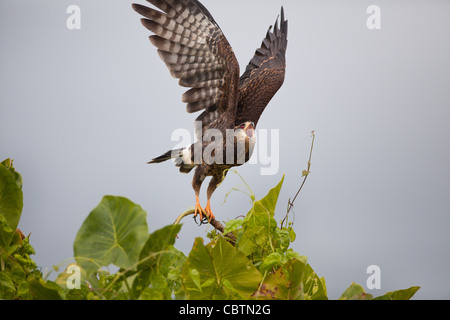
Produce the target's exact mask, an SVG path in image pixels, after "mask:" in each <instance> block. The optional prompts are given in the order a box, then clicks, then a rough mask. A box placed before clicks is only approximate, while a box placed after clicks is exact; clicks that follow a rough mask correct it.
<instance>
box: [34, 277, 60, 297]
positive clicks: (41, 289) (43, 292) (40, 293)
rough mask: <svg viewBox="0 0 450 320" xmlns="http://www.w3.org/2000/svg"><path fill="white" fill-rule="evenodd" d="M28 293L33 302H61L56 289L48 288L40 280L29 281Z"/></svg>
mask: <svg viewBox="0 0 450 320" xmlns="http://www.w3.org/2000/svg"><path fill="white" fill-rule="evenodd" d="M29 285H30V292H31V295H32V296H33V299H35V300H62V298H61V296H60V294H59V292H58V291H57V290H56V289H52V288H48V287H47V284H46V283H45V282H44V280H42V279H31V280H30V282H29Z"/></svg>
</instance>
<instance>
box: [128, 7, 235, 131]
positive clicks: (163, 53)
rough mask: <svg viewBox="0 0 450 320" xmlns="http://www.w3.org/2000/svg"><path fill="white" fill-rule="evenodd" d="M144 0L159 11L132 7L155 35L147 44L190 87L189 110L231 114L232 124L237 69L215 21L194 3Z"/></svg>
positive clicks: (172, 73)
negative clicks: (156, 51) (149, 44)
mask: <svg viewBox="0 0 450 320" xmlns="http://www.w3.org/2000/svg"><path fill="white" fill-rule="evenodd" d="M147 1H148V2H150V3H151V4H153V5H154V6H155V7H157V8H158V9H160V10H161V11H162V12H161V11H157V10H155V9H151V8H148V7H146V6H142V5H139V4H133V8H134V10H136V11H137V12H138V13H140V14H141V15H143V16H144V17H145V19H142V20H141V21H142V24H143V25H144V26H145V27H146V28H147V29H148V30H150V31H152V32H153V33H154V35H152V36H150V41H151V42H152V44H153V45H154V46H156V47H157V48H158V54H159V56H160V57H161V59H162V60H163V61H164V62H165V63H166V65H167V67H168V68H169V70H170V73H171V75H172V76H173V77H174V78H177V79H179V84H180V85H181V86H183V87H189V88H191V89H190V90H189V91H187V92H186V93H185V94H184V95H183V102H185V103H187V111H188V112H189V113H195V112H198V111H201V110H206V111H205V112H206V113H211V114H214V115H215V116H217V115H220V114H225V113H229V114H231V115H232V116H231V118H232V120H234V118H235V110H236V106H237V103H238V97H239V96H238V90H239V64H238V62H237V59H236V57H235V55H234V53H233V50H232V48H231V46H230V44H229V43H228V41H227V39H226V38H225V36H224V34H223V33H222V30H221V29H220V27H219V26H218V25H217V23H216V22H215V21H214V18H213V17H212V16H211V14H210V13H209V12H208V10H207V9H206V8H205V7H204V6H203V5H202V4H201V3H200V2H199V1H197V0H147ZM218 118H220V117H218ZM228 118H230V117H228ZM230 120H231V119H230ZM233 123H234V122H233Z"/></svg>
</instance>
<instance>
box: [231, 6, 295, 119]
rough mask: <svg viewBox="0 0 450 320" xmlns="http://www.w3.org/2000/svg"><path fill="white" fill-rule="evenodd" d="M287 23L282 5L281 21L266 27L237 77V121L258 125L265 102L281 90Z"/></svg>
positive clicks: (284, 68)
mask: <svg viewBox="0 0 450 320" xmlns="http://www.w3.org/2000/svg"><path fill="white" fill-rule="evenodd" d="M287 32H288V22H287V21H286V20H285V19H284V10H283V8H281V21H280V24H278V19H277V21H276V23H275V27H274V28H273V31H272V27H270V28H269V31H268V32H267V36H266V38H265V39H264V40H263V42H262V45H261V48H259V49H258V50H256V52H255V55H254V57H253V58H252V60H251V61H250V63H249V65H248V66H247V69H246V71H245V72H244V74H243V75H242V76H241V79H240V89H239V91H240V100H239V105H238V109H237V115H236V124H239V123H243V122H245V121H253V122H254V123H255V125H256V124H258V121H259V118H260V116H261V114H262V113H263V111H264V109H265V108H266V106H267V104H268V103H269V102H270V100H271V99H272V98H273V96H274V95H275V93H276V92H277V91H278V89H280V87H281V86H282V84H283V82H284V77H285V71H286V49H287V43H288V41H287Z"/></svg>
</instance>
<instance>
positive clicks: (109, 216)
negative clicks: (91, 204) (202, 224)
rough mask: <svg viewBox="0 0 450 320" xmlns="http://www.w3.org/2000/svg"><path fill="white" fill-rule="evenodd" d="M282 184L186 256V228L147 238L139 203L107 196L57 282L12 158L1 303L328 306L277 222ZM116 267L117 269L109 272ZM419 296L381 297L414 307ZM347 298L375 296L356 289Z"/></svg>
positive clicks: (0, 244)
mask: <svg viewBox="0 0 450 320" xmlns="http://www.w3.org/2000/svg"><path fill="white" fill-rule="evenodd" d="M304 176H305V177H306V176H307V174H306V175H305V174H304ZM283 181H284V177H283V179H281V181H280V183H279V184H278V185H277V186H276V187H274V188H273V189H272V190H270V191H269V192H268V194H267V195H266V196H265V197H264V198H262V199H260V200H255V197H254V196H253V195H252V196H251V199H252V203H253V205H252V208H251V210H250V211H249V212H248V213H247V215H246V216H245V218H242V219H237V220H232V221H229V222H228V223H227V224H226V226H225V232H224V233H223V234H222V233H220V232H217V231H213V232H211V233H210V234H209V237H208V239H207V240H205V239H202V238H197V239H196V240H195V242H194V245H193V248H192V251H191V252H190V254H189V255H188V256H187V257H186V256H185V255H184V254H183V253H182V252H181V251H179V250H177V249H176V248H175V246H174V245H175V242H176V239H177V235H178V234H179V233H180V231H181V228H182V225H181V224H175V225H170V226H167V227H165V228H163V229H161V230H158V231H156V232H153V233H151V234H149V233H148V226H147V222H146V221H147V219H146V218H147V217H146V216H147V214H146V212H145V211H144V210H143V209H142V208H141V207H140V206H139V205H137V204H135V203H133V202H131V201H130V200H128V199H125V198H121V197H112V196H107V197H104V198H103V200H102V201H101V202H100V204H99V205H98V206H97V207H96V208H94V209H93V210H92V212H91V213H90V214H89V215H88V217H87V218H86V220H85V221H84V223H83V225H82V226H81V228H80V230H79V232H78V234H77V236H76V238H75V241H74V256H75V257H74V259H75V262H76V264H72V265H69V266H68V268H67V269H66V270H65V271H63V272H61V273H60V274H59V275H58V277H57V278H56V280H55V281H50V280H45V279H44V278H43V275H42V273H41V271H40V269H39V268H38V267H37V266H36V264H35V262H34V261H33V260H32V259H31V258H30V256H31V255H33V254H34V250H33V247H32V246H31V245H30V243H29V242H30V236H27V237H25V236H24V235H23V234H22V233H21V231H20V230H18V229H16V228H17V225H18V223H19V219H20V214H21V211H22V205H23V195H22V190H21V187H22V177H21V176H20V174H19V173H17V172H16V171H15V169H14V167H13V165H12V161H10V160H9V159H8V160H5V161H4V162H2V163H1V165H0V299H51V300H58V299H67V300H82V299H87V300H96V299H98V300H100V299H102V300H103V299H106V300H113V299H118V300H123V299H143V300H146V299H152V300H171V299H195V300H202V299H204V300H210V299H230V300H231V299H232V300H241V299H254V300H272V299H280V300H325V299H328V296H327V289H326V283H325V280H324V278H321V277H319V276H318V275H317V274H316V273H315V272H314V270H313V268H312V267H311V266H310V265H309V264H308V262H307V258H306V257H304V256H301V255H300V254H298V253H297V252H295V251H294V250H293V249H292V248H291V244H292V243H293V242H294V241H295V238H296V234H295V231H294V229H293V228H292V224H291V223H289V222H288V221H287V220H288V219H287V218H288V217H286V218H285V219H283V221H282V222H281V223H278V222H277V221H276V219H275V211H276V206H277V202H278V197H279V194H280V191H281V188H282V185H283ZM290 206H291V202H290ZM224 234H225V235H228V236H224ZM231 234H232V235H233V237H230V235H231ZM110 265H114V266H116V267H117V268H118V271H117V272H116V273H111V272H108V271H105V267H109V266H110ZM73 267H75V269H74V268H73ZM73 270H75V271H73ZM76 270H79V273H77V272H76ZM77 277H78V278H77ZM417 290H419V287H412V288H409V289H406V290H399V291H395V292H389V293H386V294H385V295H383V296H381V297H377V298H375V299H382V300H404V299H410V298H411V297H412V296H413V295H414V294H415V293H416V292H417ZM340 299H341V300H354V299H358V300H367V299H373V297H372V296H371V295H370V294H367V293H365V291H364V289H363V288H362V287H361V286H360V285H357V284H352V285H351V286H350V287H349V288H348V289H347V290H345V292H344V293H343V294H342V296H341V297H340Z"/></svg>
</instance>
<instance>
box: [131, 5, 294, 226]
mask: <svg viewBox="0 0 450 320" xmlns="http://www.w3.org/2000/svg"><path fill="white" fill-rule="evenodd" d="M147 1H148V2H150V3H151V4H152V5H153V6H155V7H156V8H158V9H159V10H155V9H152V8H148V7H146V6H142V5H139V4H133V9H134V10H135V11H137V12H138V13H139V14H141V15H142V16H144V18H143V19H142V20H141V21H142V24H143V25H144V26H145V27H146V28H147V29H148V30H150V31H151V32H152V33H153V35H151V36H150V41H151V43H152V44H153V45H154V46H155V47H156V48H157V49H158V54H159V56H160V58H161V59H162V60H163V61H164V62H165V63H166V65H167V67H168V69H169V70H170V73H171V75H172V76H173V77H174V78H177V79H179V84H180V85H181V86H183V87H188V88H190V89H189V90H188V91H187V92H186V93H185V94H184V95H183V102H184V103H187V112H188V113H196V112H200V111H202V113H201V115H200V116H199V117H198V118H197V121H196V122H195V132H196V136H197V139H198V141H197V142H195V143H194V144H192V145H191V146H188V147H186V148H183V149H178V150H171V151H169V152H167V153H166V154H164V155H162V156H160V157H158V158H155V159H153V160H152V161H151V162H150V163H161V162H164V161H167V160H170V159H174V160H175V164H176V165H177V167H179V168H180V171H181V172H183V173H189V172H190V171H191V170H193V169H194V168H195V169H196V170H195V174H194V179H193V182H192V185H193V188H194V191H195V197H196V206H195V217H197V216H198V215H200V218H201V220H202V221H203V220H204V219H208V220H209V221H211V220H212V219H214V215H213V213H212V211H211V203H210V200H211V196H212V194H213V193H214V191H215V190H216V188H217V186H218V185H219V184H220V183H221V182H222V181H223V179H224V178H225V176H226V174H227V172H228V170H229V169H230V168H231V167H234V166H239V165H242V164H244V163H245V162H247V161H248V160H249V159H250V157H251V154H252V152H253V147H254V145H255V141H256V140H255V139H256V136H255V128H256V126H257V125H258V121H259V119H260V116H261V114H262V113H263V111H264V109H265V108H266V106H267V104H268V103H269V102H270V100H271V99H272V97H273V96H274V95H275V93H276V92H277V91H278V89H279V88H280V87H281V86H282V84H283V82H284V77H285V69H286V59H285V55H286V48H287V30H288V22H287V21H286V20H285V18H284V10H283V8H281V20H280V21H278V18H277V20H276V22H275V25H274V27H272V26H271V27H270V28H269V30H268V32H267V35H266V37H265V38H264V40H263V42H262V44H261V47H260V48H258V49H257V50H256V52H255V55H254V57H253V58H252V59H251V61H250V63H249V64H248V66H247V68H246V70H245V72H244V73H243V75H242V76H240V71H239V64H238V61H237V59H236V57H235V55H234V52H233V49H232V48H231V46H230V44H229V43H228V41H227V39H226V38H225V36H224V34H223V33H222V30H221V29H220V27H219V25H218V24H217V22H216V21H215V20H214V18H213V17H212V15H211V14H210V13H209V12H208V10H207V9H206V8H205V7H204V6H203V5H202V4H201V3H200V2H199V1H198V0H147ZM230 131H231V133H232V135H231V136H230V135H229V134H230ZM219 137H220V138H219ZM224 137H227V138H226V139H224ZM230 137H231V138H230ZM230 141H231V142H230ZM227 151H228V152H227ZM224 158H225V159H226V161H225V160H224ZM206 177H212V179H211V182H210V184H209V187H208V190H207V197H208V202H207V205H206V207H205V209H204V210H203V209H202V207H201V206H200V200H199V193H200V188H201V185H202V183H203V181H204V180H205V178H206Z"/></svg>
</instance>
